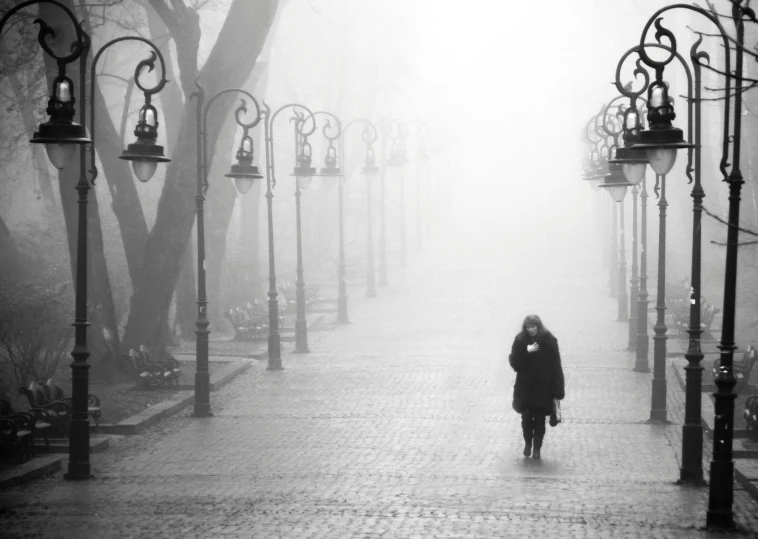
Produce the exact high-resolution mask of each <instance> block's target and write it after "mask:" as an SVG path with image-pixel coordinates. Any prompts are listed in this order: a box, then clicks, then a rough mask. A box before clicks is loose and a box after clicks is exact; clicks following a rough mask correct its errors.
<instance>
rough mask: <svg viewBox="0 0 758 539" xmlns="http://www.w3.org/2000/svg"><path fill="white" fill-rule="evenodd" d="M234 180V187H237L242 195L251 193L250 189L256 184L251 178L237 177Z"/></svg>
mask: <svg viewBox="0 0 758 539" xmlns="http://www.w3.org/2000/svg"><path fill="white" fill-rule="evenodd" d="M232 179H233V181H234V187H236V188H237V191H239V192H240V194H242V195H244V194H245V193H247V192H248V191H250V188H251V187H252V186H253V183H254V182H255V178H253V177H250V176H237V177H235V178H232Z"/></svg>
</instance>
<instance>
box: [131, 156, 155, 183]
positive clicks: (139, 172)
mask: <svg viewBox="0 0 758 539" xmlns="http://www.w3.org/2000/svg"><path fill="white" fill-rule="evenodd" d="M157 168H158V161H140V160H138V159H134V160H132V170H133V171H134V175H135V176H137V179H138V180H139V181H141V182H142V183H147V182H148V181H150V178H152V177H153V174H155V171H156V169H157Z"/></svg>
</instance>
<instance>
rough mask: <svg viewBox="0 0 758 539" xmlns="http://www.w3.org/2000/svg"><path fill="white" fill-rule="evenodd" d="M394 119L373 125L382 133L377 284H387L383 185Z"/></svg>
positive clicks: (381, 120)
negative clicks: (389, 138) (388, 136)
mask: <svg viewBox="0 0 758 539" xmlns="http://www.w3.org/2000/svg"><path fill="white" fill-rule="evenodd" d="M393 121H394V120H389V119H387V118H382V119H380V120H378V121H376V122H375V123H374V124H373V125H374V126H375V128H379V129H380V130H381V134H382V155H381V167H379V169H380V170H379V171H380V175H381V176H380V178H379V286H387V227H386V220H385V215H386V210H385V207H386V205H385V200H386V196H385V186H386V182H385V179H386V176H387V159H388V158H387V131H388V130H389V129H390V128H391V126H392V123H393Z"/></svg>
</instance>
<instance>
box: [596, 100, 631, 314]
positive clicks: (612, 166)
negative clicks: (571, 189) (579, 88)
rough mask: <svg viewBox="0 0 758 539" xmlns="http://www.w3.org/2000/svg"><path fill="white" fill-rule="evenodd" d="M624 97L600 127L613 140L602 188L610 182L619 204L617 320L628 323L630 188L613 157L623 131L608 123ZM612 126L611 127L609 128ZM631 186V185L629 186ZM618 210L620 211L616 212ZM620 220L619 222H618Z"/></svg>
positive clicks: (606, 109)
mask: <svg viewBox="0 0 758 539" xmlns="http://www.w3.org/2000/svg"><path fill="white" fill-rule="evenodd" d="M622 97H624V96H623V94H622V95H619V96H616V97H614V98H613V99H612V100H611V101H610V102H609V103H608V104H607V105H606V106H605V110H604V111H603V116H602V121H601V123H600V126H601V128H602V130H603V132H604V133H605V134H606V135H607V136H608V137H610V138H611V139H612V143H611V145H610V146H609V147H608V163H609V174H607V175H606V176H605V178H604V183H603V184H602V185H601V186H600V187H609V185H611V184H609V183H608V182H609V181H610V182H611V183H612V185H613V186H614V187H613V189H610V191H609V192H610V193H611V198H612V199H613V200H614V201H615V202H617V203H618V204H614V211H613V225H614V226H613V227H612V234H613V237H614V238H615V236H616V231H618V243H616V245H618V266H617V271H618V277H617V283H618V284H617V286H618V294H617V298H618V317H617V320H618V321H619V322H627V321H628V320H629V297H628V295H627V292H626V238H625V236H624V232H625V231H624V221H625V219H624V203H623V201H624V197H625V196H626V191H627V189H626V187H628V185H626V184H628V183H629V182H627V181H626V179H624V184H625V185H624V188H623V189H622V188H621V185H620V184H619V182H620V181H621V179H622V178H624V174H623V172H622V165H621V164H620V163H619V162H617V161H616V160H615V159H612V157H613V155H612V154H613V151H614V150H617V148H618V140H619V136H620V135H621V133H622V132H623V129H619V128H617V127H615V125H614V124H616V122H614V121H611V122H609V121H608V118H609V117H610V116H609V114H608V111H609V110H610V109H611V108H612V107H614V103H615V102H616V100H618V99H620V98H622ZM616 108H617V109H618V114H620V113H621V107H620V105H616ZM609 124H610V127H609ZM629 185H631V184H629ZM616 208H618V210H616ZM617 219H618V220H617ZM617 222H618V229H616V223H617Z"/></svg>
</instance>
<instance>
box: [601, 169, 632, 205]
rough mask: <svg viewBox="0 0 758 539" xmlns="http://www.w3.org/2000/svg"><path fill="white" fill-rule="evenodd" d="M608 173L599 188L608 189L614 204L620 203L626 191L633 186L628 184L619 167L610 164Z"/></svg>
mask: <svg viewBox="0 0 758 539" xmlns="http://www.w3.org/2000/svg"><path fill="white" fill-rule="evenodd" d="M610 170H611V171H610V173H608V174H606V175H605V177H604V178H603V183H602V184H600V187H603V188H605V189H608V192H609V193H610V194H611V198H613V200H615V201H616V202H622V201H623V200H624V197H625V196H626V190H627V188H628V187H630V186H632V185H633V184H632V183H630V182H628V181H627V179H626V178H625V177H624V174H623V173H622V172H621V165H619V164H612V165H611V167H610Z"/></svg>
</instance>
